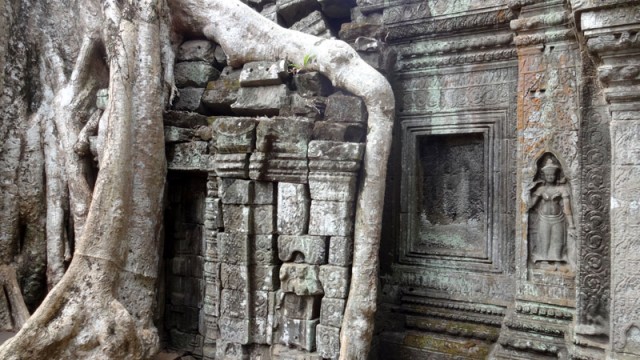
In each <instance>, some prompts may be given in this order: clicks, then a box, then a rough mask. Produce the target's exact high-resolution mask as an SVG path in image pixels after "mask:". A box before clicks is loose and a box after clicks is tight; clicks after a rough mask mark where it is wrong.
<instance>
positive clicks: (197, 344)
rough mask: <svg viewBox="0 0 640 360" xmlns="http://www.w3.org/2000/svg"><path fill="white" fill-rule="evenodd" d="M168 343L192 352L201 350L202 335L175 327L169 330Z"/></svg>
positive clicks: (173, 346)
mask: <svg viewBox="0 0 640 360" xmlns="http://www.w3.org/2000/svg"><path fill="white" fill-rule="evenodd" d="M169 344H171V345H170V346H171V347H172V348H175V349H181V350H184V351H189V352H192V353H194V354H197V353H201V352H202V346H203V344H204V337H203V336H202V335H200V334H194V333H187V332H183V331H180V330H177V329H171V330H170V331H169Z"/></svg>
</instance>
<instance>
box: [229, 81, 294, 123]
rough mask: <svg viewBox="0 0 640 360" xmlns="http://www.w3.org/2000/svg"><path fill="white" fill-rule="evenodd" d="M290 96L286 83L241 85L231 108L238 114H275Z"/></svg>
mask: <svg viewBox="0 0 640 360" xmlns="http://www.w3.org/2000/svg"><path fill="white" fill-rule="evenodd" d="M288 96H289V89H288V88H287V86H286V85H272V86H263V87H241V88H240V90H239V91H238V99H237V100H236V102H235V103H233V104H232V105H231V110H232V111H233V113H234V114H237V115H249V116H275V115H278V114H279V113H280V108H282V107H283V106H284V105H286V103H287V97H288Z"/></svg>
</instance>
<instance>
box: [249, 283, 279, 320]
mask: <svg viewBox="0 0 640 360" xmlns="http://www.w3.org/2000/svg"><path fill="white" fill-rule="evenodd" d="M251 303H252V304H253V306H252V308H251V311H250V315H251V317H254V318H258V319H266V318H267V317H268V316H269V315H270V314H273V311H272V310H270V309H272V308H273V307H274V306H275V292H273V291H264V290H260V291H254V292H252V293H251Z"/></svg>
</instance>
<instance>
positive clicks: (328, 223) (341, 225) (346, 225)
mask: <svg viewBox="0 0 640 360" xmlns="http://www.w3.org/2000/svg"><path fill="white" fill-rule="evenodd" d="M353 212H354V209H353V202H343V201H321V200H312V201H311V210H310V219H309V234H310V235H326V236H350V235H351V234H352V233H353Z"/></svg>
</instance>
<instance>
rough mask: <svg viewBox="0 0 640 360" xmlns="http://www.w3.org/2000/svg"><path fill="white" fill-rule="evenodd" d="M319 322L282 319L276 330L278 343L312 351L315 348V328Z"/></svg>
mask: <svg viewBox="0 0 640 360" xmlns="http://www.w3.org/2000/svg"><path fill="white" fill-rule="evenodd" d="M318 323H319V320H318V319H316V320H299V319H286V318H285V319H283V321H282V327H281V328H280V329H278V332H279V335H280V336H279V338H280V341H281V342H282V343H283V344H286V345H289V346H299V347H300V348H302V349H304V350H307V351H313V350H315V348H316V326H318Z"/></svg>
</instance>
